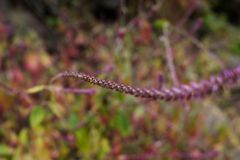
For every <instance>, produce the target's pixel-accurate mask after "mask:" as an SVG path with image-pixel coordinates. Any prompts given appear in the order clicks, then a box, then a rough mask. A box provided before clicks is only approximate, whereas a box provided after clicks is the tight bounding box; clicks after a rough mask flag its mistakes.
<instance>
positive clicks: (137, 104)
mask: <svg viewBox="0 0 240 160" xmlns="http://www.w3.org/2000/svg"><path fill="white" fill-rule="evenodd" d="M59 2H60V1H59ZM190 2H191V3H190ZM85 3H87V1H76V0H71V1H69V2H61V3H60V5H59V6H58V8H59V15H58V16H59V17H56V18H52V19H47V24H46V25H47V27H50V28H54V30H55V31H57V32H58V33H59V34H60V35H61V36H60V38H59V37H57V38H56V40H55V42H57V44H58V46H57V49H58V52H56V53H51V54H50V53H48V51H47V47H46V44H45V41H46V39H44V36H45V35H44V36H43V33H42V32H41V31H42V30H41V29H43V28H41V27H43V26H42V25H40V24H39V23H37V22H36V21H35V20H32V18H30V17H31V15H29V14H30V13H29V12H24V10H22V9H21V8H9V10H10V11H9V12H1V11H0V69H1V74H0V126H1V127H0V159H1V160H2V159H4V160H5V159H6V160H10V159H13V160H38V159H39V160H42V159H44V160H48V159H49V160H50V159H60V160H64V159H70V160H71V159H84V160H85V159H86V160H92V159H96V160H98V159H99V160H105V159H107V160H108V159H109V160H111V159H117V160H139V159H141V160H152V159H153V160H155V159H164V160H165V159H166V160H178V159H179V160H181V159H216V160H225V159H233V160H234V159H236V160H237V159H238V157H239V156H238V155H239V154H240V150H239V147H240V128H239V125H240V120H239V113H238V110H239V105H240V103H239V89H238V88H237V89H236V90H235V91H234V92H233V90H229V91H226V92H224V93H223V94H221V95H215V96H211V97H208V98H206V99H200V100H199V99H196V100H193V101H188V102H179V103H177V102H168V103H166V102H161V101H151V100H147V99H141V98H134V97H131V96H127V95H124V94H121V93H116V92H112V91H109V90H105V89H100V88H98V87H94V88H95V89H96V93H95V94H77V93H73V92H71V89H76V88H77V89H81V88H93V86H91V85H89V84H84V83H82V82H79V81H77V80H74V79H62V80H58V81H57V82H55V83H49V82H50V80H51V78H52V77H53V76H54V75H56V74H57V73H59V72H62V71H64V70H79V71H83V72H87V73H91V74H93V75H94V74H98V75H97V76H98V77H99V78H103V79H111V80H114V81H117V82H122V83H124V84H129V85H130V84H133V85H136V86H141V87H146V88H161V87H169V86H172V85H173V84H174V82H173V80H172V78H171V74H170V71H169V68H168V61H167V60H166V46H164V44H163V43H162V41H161V37H163V36H166V35H163V30H164V29H167V30H168V31H169V35H168V36H169V37H164V38H167V39H168V40H169V41H170V47H171V49H172V51H173V59H174V65H175V68H176V74H177V75H176V76H177V78H178V80H179V81H180V82H183V83H189V82H191V81H192V80H195V81H197V80H200V79H203V78H206V77H208V76H209V75H211V74H214V73H217V72H218V71H219V70H221V69H224V68H226V67H232V66H235V65H239V62H240V57H239V55H240V44H239V32H240V31H239V26H234V25H232V24H231V23H229V21H228V18H227V17H226V16H225V15H224V14H218V13H216V12H214V10H212V9H211V5H213V4H211V3H210V2H208V1H201V2H198V1H196V0H181V1H177V0H170V1H161V0H159V1H158V0H156V1H154V0H151V1H134V3H133V2H131V3H129V4H128V3H127V4H126V6H121V8H120V16H119V17H118V18H117V19H116V20H115V21H114V22H111V23H109V22H104V21H99V19H96V18H94V16H93V15H92V14H91V10H88V9H87V8H84V12H86V13H85V14H83V13H82V12H83V10H81V9H82V8H83V7H84V6H85V5H84V4H85ZM122 5H124V4H122ZM194 5H197V7H196V6H194ZM14 9H15V10H14ZM131 9H132V10H131ZM175 12H176V14H175ZM80 13H81V14H80ZM162 13H164V14H162ZM89 15H90V16H89ZM19 17H21V18H19ZM33 17H34V16H33ZM199 19H200V22H203V23H198V22H199V21H198V20H199ZM39 28H40V32H39V30H38V29H39ZM174 28H177V29H178V30H176V29H174ZM47 34H50V33H49V32H47ZM47 39H48V38H47ZM161 77H163V80H162V81H161V80H159V79H161ZM64 88H68V89H69V90H70V91H69V90H68V91H66V90H64ZM188 107H189V108H188Z"/></svg>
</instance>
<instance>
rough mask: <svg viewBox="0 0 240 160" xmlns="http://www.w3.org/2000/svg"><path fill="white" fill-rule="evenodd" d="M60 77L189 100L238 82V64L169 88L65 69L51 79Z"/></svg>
mask: <svg viewBox="0 0 240 160" xmlns="http://www.w3.org/2000/svg"><path fill="white" fill-rule="evenodd" d="M60 77H74V78H76V79H80V80H82V81H85V82H88V83H92V84H95V85H98V86H101V87H103V88H107V89H111V90H115V91H119V92H122V93H125V94H130V95H133V96H135V97H142V98H151V99H161V100H165V101H177V100H180V101H181V100H189V99H192V98H203V97H206V96H208V95H210V94H212V93H216V92H219V91H221V90H222V88H223V87H224V86H232V85H236V84H238V82H239V80H240V66H238V67H236V68H234V69H230V70H225V71H223V73H221V74H219V75H217V76H211V77H210V78H209V79H206V80H202V81H200V82H198V83H197V82H191V83H190V84H189V85H187V84H181V85H179V86H173V87H172V88H170V89H166V88H162V89H145V88H138V87H134V86H128V85H124V84H120V83H117V82H114V81H109V80H100V79H97V78H96V77H94V76H91V75H88V74H85V73H81V72H72V71H66V72H63V73H60V74H58V75H57V76H56V77H55V78H53V81H54V80H56V79H57V78H60Z"/></svg>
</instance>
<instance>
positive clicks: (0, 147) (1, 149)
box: [0, 144, 13, 156]
mask: <svg viewBox="0 0 240 160" xmlns="http://www.w3.org/2000/svg"><path fill="white" fill-rule="evenodd" d="M12 154H13V149H12V148H11V147H9V146H7V145H5V144H0V156H9V155H12Z"/></svg>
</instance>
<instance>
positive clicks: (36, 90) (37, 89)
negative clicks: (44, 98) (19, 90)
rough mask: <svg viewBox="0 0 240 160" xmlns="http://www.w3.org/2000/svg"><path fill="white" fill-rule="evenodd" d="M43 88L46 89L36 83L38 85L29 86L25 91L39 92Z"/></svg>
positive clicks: (30, 92)
mask: <svg viewBox="0 0 240 160" xmlns="http://www.w3.org/2000/svg"><path fill="white" fill-rule="evenodd" d="M44 89H46V86H45V85H38V86H34V87H32V88H29V89H28V90H27V91H26V92H27V93H29V94H34V93H38V92H41V91H43V90H44Z"/></svg>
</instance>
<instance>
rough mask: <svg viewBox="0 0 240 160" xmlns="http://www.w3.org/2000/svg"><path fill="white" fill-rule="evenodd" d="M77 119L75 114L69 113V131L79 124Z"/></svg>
mask: <svg viewBox="0 0 240 160" xmlns="http://www.w3.org/2000/svg"><path fill="white" fill-rule="evenodd" d="M79 121H80V119H79V117H78V116H77V115H76V114H75V113H71V115H70V116H69V118H68V127H69V128H70V129H73V128H76V127H77V126H78V124H79Z"/></svg>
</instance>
